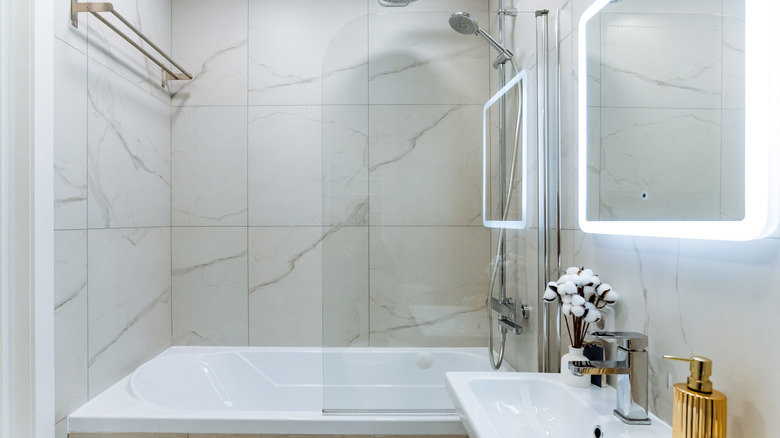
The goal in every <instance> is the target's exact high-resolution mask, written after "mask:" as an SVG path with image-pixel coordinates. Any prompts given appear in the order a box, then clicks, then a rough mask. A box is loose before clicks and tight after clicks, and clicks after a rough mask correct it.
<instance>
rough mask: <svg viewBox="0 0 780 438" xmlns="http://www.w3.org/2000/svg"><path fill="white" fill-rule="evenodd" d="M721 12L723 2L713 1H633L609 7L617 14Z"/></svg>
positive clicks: (710, 13)
mask: <svg viewBox="0 0 780 438" xmlns="http://www.w3.org/2000/svg"><path fill="white" fill-rule="evenodd" d="M721 11H722V2H719V1H711V0H654V1H652V2H647V1H641V0H639V1H636V0H632V1H624V2H622V3H621V2H615V3H612V4H610V5H609V12H615V13H626V12H629V13H642V14H707V15H720V13H721Z"/></svg>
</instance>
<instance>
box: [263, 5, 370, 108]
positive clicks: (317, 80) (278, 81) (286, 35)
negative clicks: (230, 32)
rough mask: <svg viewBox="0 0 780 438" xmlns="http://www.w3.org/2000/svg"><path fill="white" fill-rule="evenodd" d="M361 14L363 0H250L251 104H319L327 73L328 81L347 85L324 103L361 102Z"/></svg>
mask: <svg viewBox="0 0 780 438" xmlns="http://www.w3.org/2000/svg"><path fill="white" fill-rule="evenodd" d="M365 14H366V3H364V2H356V1H354V0H334V1H329V2H322V1H318V0H299V1H295V2H279V1H275V0H250V1H249V65H248V69H249V104H250V105H316V104H319V103H320V102H322V92H323V90H322V84H323V80H324V79H326V78H327V79H328V81H329V87H334V88H337V89H342V90H350V91H349V92H347V93H345V94H344V95H342V96H340V97H339V101H337V102H335V101H333V100H331V99H333V98H335V97H336V96H334V95H331V96H330V97H331V99H329V100H328V103H331V104H333V103H358V104H359V103H364V102H365V99H366V90H365V85H361V83H362V84H365V70H366V52H365V47H366V28H365V26H362V25H360V23H363V22H364V20H365V18H363V17H364V16H365ZM302 17H312V19H311V20H307V19H302ZM356 19H358V20H360V21H359V22H358V25H351V22H352V21H353V20H356ZM342 32H344V33H343V34H342ZM280 35H283V37H282V38H280ZM323 67H326V68H327V69H324V68H323ZM352 81H355V83H354V84H353V87H350V88H342V87H340V86H339V85H338V84H345V83H349V82H352Z"/></svg>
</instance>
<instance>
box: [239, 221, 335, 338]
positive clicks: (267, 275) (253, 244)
mask: <svg viewBox="0 0 780 438" xmlns="http://www.w3.org/2000/svg"><path fill="white" fill-rule="evenodd" d="M324 238H325V236H324V235H323V233H322V229H321V228H320V227H294V228H292V227H291V228H285V227H262V228H261V227H250V228H249V315H250V319H249V344H250V345H253V346H320V345H322V241H323V239H324Z"/></svg>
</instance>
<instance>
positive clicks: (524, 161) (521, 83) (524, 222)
mask: <svg viewBox="0 0 780 438" xmlns="http://www.w3.org/2000/svg"><path fill="white" fill-rule="evenodd" d="M527 76H528V75H527V73H526V71H525V70H520V73H518V74H516V75H515V77H513V78H512V79H511V80H510V81H509V82H507V83H506V85H504V86H503V87H502V88H501V89H500V90H498V91H497V92H496V94H494V95H493V97H491V98H490V100H488V101H487V102H485V106H483V107H482V225H483V226H484V227H486V228H509V229H513V230H521V229H524V228H526V227H527V226H528V123H526V120H527V114H528V112H527V106H526V103H527V99H526V95H527V94H528V93H527V91H528V90H527V87H526V84H527V82H528V81H527V80H526V78H527ZM515 85H517V86H518V87H520V94H521V95H520V110H521V111H522V114H521V120H520V139H519V140H520V149H521V152H520V154H521V155H520V160H521V163H520V178H522V180H521V182H520V197H521V199H520V202H521V204H522V205H521V206H520V215H521V218H520V220H514V221H510V220H507V221H504V220H489V219H488V207H487V202H488V201H487V200H488V187H490V184H489V181H488V178H489V174H490V172H489V164H490V163H489V162H488V161H489V160H488V148H489V147H490V144H489V143H490V141H489V137H488V134H489V132H490V127H489V126H488V112H489V111H490V107H491V106H492V105H493V104H494V103H496V102H498V99H500V98H501V97H502V96H504V95H505V94H506V93H508V92H509V90H511V89H512V88H513V87H514V86H515Z"/></svg>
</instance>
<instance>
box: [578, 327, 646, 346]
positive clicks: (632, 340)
mask: <svg viewBox="0 0 780 438" xmlns="http://www.w3.org/2000/svg"><path fill="white" fill-rule="evenodd" d="M588 334H589V335H591V336H595V337H597V338H600V339H607V340H608V339H614V340H616V341H617V345H618V347H620V348H622V349H624V350H627V351H645V350H647V335H645V334H643V333H636V332H607V331H594V332H588Z"/></svg>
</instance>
